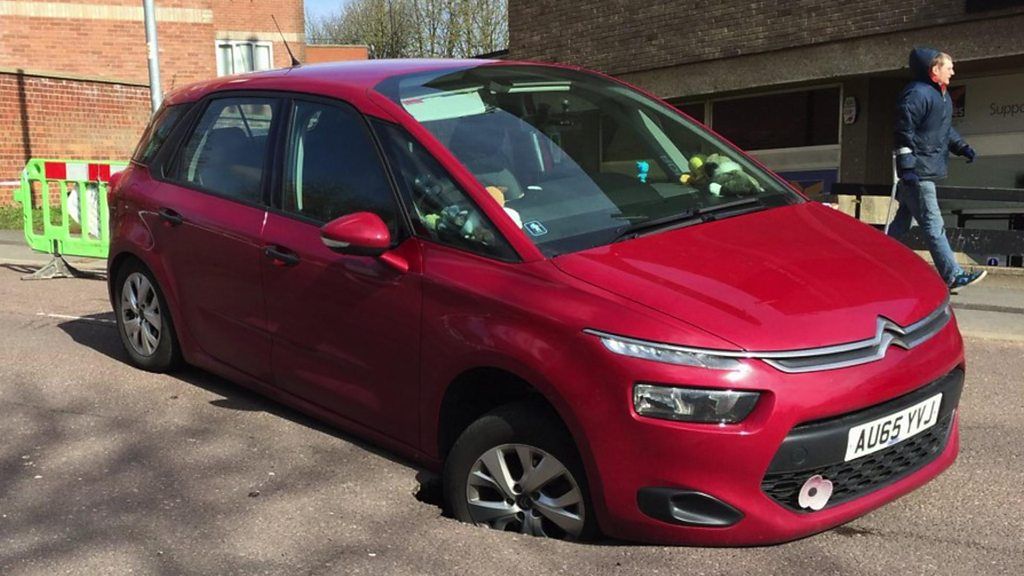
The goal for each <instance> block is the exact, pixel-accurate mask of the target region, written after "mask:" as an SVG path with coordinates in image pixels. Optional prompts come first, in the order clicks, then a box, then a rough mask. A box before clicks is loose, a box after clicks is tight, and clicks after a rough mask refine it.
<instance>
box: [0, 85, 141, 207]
mask: <svg viewBox="0 0 1024 576" xmlns="http://www.w3.org/2000/svg"><path fill="white" fill-rule="evenodd" d="M149 113H150V103H149V88H148V87H146V86H125V85H121V84H108V83H102V82H87V81H79V80H59V79H54V78H45V77H44V78H40V77H33V76H20V75H17V74H6V73H0V126H3V127H4V137H3V138H0V205H7V204H10V203H11V193H12V192H13V190H14V189H15V188H17V187H18V186H17V185H12V184H9V182H11V181H13V180H17V179H18V178H19V176H20V174H21V169H22V168H23V167H24V166H25V162H27V161H28V159H29V158H68V159H108V160H126V159H128V157H129V156H130V155H131V152H132V150H134V148H135V144H136V143H137V142H138V139H139V136H140V135H141V134H142V130H143V129H144V128H145V127H146V122H147V121H148V120H149Z"/></svg>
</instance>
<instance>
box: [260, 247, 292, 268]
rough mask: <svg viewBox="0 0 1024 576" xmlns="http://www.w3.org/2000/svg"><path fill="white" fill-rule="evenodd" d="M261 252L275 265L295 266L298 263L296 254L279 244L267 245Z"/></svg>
mask: <svg viewBox="0 0 1024 576" xmlns="http://www.w3.org/2000/svg"><path fill="white" fill-rule="evenodd" d="M263 253H264V254H265V255H266V256H267V258H270V259H271V260H273V261H274V264H275V265H277V266H295V265H296V264H298V263H299V257H298V255H296V254H295V253H294V252H292V251H290V250H288V249H286V248H281V247H280V246H267V247H266V248H264V249H263Z"/></svg>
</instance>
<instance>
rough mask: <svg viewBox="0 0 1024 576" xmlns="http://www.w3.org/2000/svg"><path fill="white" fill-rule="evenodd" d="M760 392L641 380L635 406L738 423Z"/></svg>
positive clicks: (676, 416)
mask: <svg viewBox="0 0 1024 576" xmlns="http://www.w3.org/2000/svg"><path fill="white" fill-rule="evenodd" d="M758 396H759V394H758V393H757V392H748V391H741V390H709V389H703V388H682V387H677V386H659V385H655V384H637V385H635V386H634V387H633V409H634V410H636V413H637V414H639V415H641V416H648V417H650V418H660V419H662V420H678V421H681V422H710V423H718V424H735V423H737V422H740V421H742V420H743V419H744V418H746V417H747V415H749V414H750V412H751V410H753V409H754V406H755V405H756V404H757V398H758Z"/></svg>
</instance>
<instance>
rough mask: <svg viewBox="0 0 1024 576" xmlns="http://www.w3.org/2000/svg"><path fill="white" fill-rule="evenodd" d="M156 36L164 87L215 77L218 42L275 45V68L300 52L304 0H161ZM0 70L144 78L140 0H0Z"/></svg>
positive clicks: (302, 48) (145, 65)
mask: <svg viewBox="0 0 1024 576" xmlns="http://www.w3.org/2000/svg"><path fill="white" fill-rule="evenodd" d="M156 6H157V39H158V44H159V47H160V79H161V83H162V84H163V89H164V91H165V92H166V91H168V90H171V89H174V88H176V87H179V86H182V85H184V84H189V83H191V82H195V81H198V80H202V79H205V78H210V77H213V76H215V75H216V71H217V61H216V50H215V48H214V41H215V40H217V39H231V40H261V41H269V42H273V44H274V48H273V52H274V65H275V66H287V65H288V64H289V59H288V53H287V51H286V50H285V48H284V44H283V43H282V42H281V37H280V35H279V34H278V33H277V29H276V28H275V27H274V23H273V21H272V20H271V18H270V16H271V14H273V15H274V16H276V17H277V21H278V23H279V24H280V25H281V30H282V32H284V34H285V37H286V38H287V39H288V42H289V44H290V45H291V47H292V50H293V51H294V52H295V53H296V56H298V57H299V59H302V57H303V56H304V54H305V43H304V27H305V19H304V15H303V8H302V7H303V2H302V0H160V1H158V2H156ZM0 22H3V25H2V26H0V70H4V71H8V72H9V71H12V70H17V69H21V70H26V71H30V72H32V73H40V74H53V75H56V76H64V75H72V76H79V77H86V78H97V79H104V80H116V81H124V82H129V83H140V84H148V83H149V69H148V60H147V57H146V31H145V25H144V23H143V20H142V2H140V1H139V0H77V1H73V0H47V1H45V2H36V1H34V0H7V1H0Z"/></svg>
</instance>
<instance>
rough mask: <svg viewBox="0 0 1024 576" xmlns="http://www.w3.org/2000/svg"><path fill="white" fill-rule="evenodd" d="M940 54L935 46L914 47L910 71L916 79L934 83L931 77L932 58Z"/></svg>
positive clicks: (911, 52) (910, 59) (910, 60)
mask: <svg viewBox="0 0 1024 576" xmlns="http://www.w3.org/2000/svg"><path fill="white" fill-rule="evenodd" d="M939 54H940V52H939V51H938V50H936V49H934V48H914V49H913V50H911V51H910V58H909V62H910V72H911V73H912V74H913V75H914V79H915V80H920V81H921V82H928V83H929V84H934V82H933V81H932V77H931V71H932V60H934V59H935V57H936V56H938V55H939Z"/></svg>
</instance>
